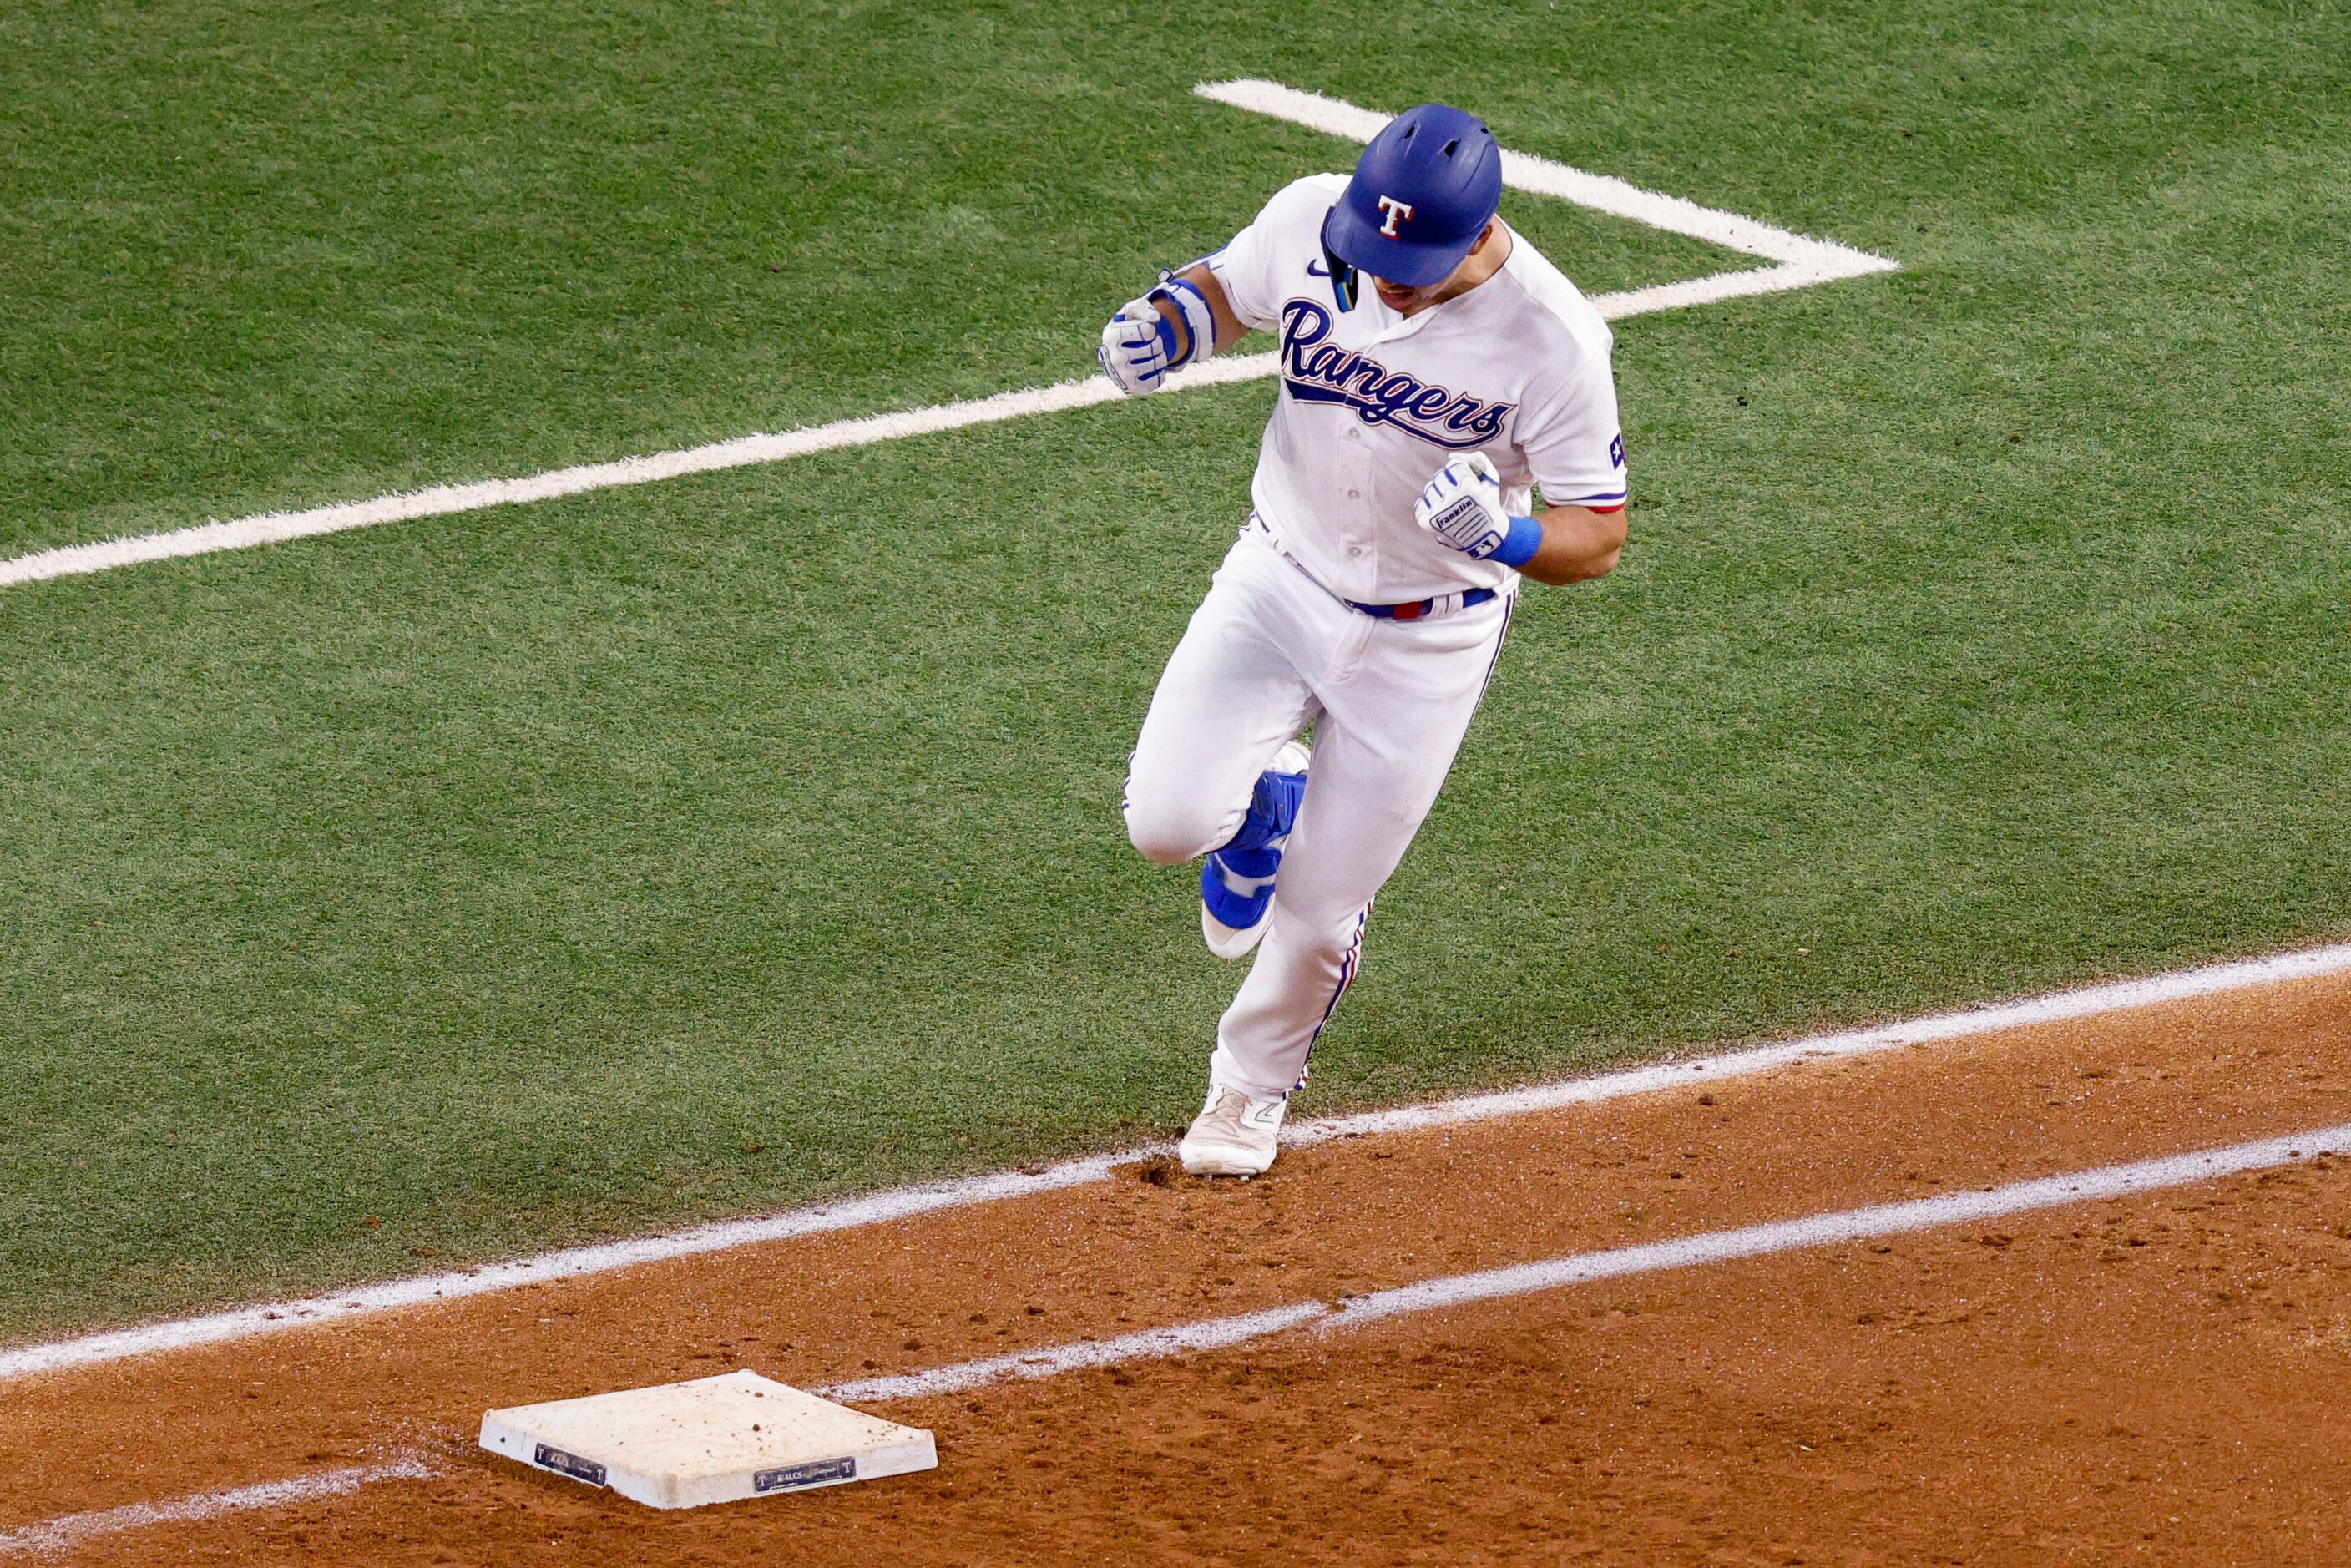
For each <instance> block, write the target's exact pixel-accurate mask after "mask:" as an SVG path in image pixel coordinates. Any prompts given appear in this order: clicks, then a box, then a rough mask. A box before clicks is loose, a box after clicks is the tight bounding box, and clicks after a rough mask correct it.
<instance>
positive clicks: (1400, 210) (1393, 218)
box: [1380, 196, 1412, 239]
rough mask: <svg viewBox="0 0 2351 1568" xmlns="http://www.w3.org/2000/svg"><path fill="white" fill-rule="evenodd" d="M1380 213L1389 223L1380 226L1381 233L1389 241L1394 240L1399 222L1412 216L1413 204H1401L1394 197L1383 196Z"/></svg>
mask: <svg viewBox="0 0 2351 1568" xmlns="http://www.w3.org/2000/svg"><path fill="white" fill-rule="evenodd" d="M1380 212H1381V213H1382V214H1384V216H1385V217H1386V219H1387V222H1385V223H1384V224H1382V225H1380V233H1381V234H1382V235H1385V236H1386V237H1387V238H1389V239H1394V238H1395V237H1396V224H1397V222H1398V221H1399V220H1400V219H1404V218H1408V217H1410V216H1412V204H1411V203H1410V202H1399V201H1397V200H1396V199H1395V197H1394V196H1382V197H1381V198H1380Z"/></svg>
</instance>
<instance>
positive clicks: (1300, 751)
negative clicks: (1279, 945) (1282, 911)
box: [1200, 740, 1312, 958]
mask: <svg viewBox="0 0 2351 1568" xmlns="http://www.w3.org/2000/svg"><path fill="white" fill-rule="evenodd" d="M1311 760H1312V753H1311V752H1310V751H1309V750H1308V749H1307V747H1306V745H1305V743H1304V742H1303V741H1297V740H1293V741H1290V742H1288V743H1287V744H1286V745H1284V746H1283V747H1282V748H1281V749H1280V751H1277V752H1275V753H1274V754H1273V763H1272V766H1270V767H1269V768H1266V770H1265V771H1264V772H1262V773H1260V774H1259V775H1258V779H1257V785H1256V787H1255V789H1254V790H1253V791H1252V792H1251V794H1250V796H1249V815H1247V816H1246V817H1243V818H1242V819H1241V825H1240V829H1239V831H1237V832H1235V833H1234V834H1233V839H1232V841H1231V842H1230V843H1228V844H1227V845H1225V846H1224V847H1223V848H1222V849H1217V850H1211V851H1209V852H1208V857H1207V859H1206V860H1205V861H1203V862H1200V937H1201V940H1203V941H1205V942H1207V945H1208V951H1209V952H1211V953H1214V954H1215V955H1216V956H1217V957H1219V958H1246V957H1248V956H1249V953H1250V952H1251V951H1252V950H1253V949H1254V948H1255V947H1256V946H1257V945H1258V944H1259V942H1260V941H1262V940H1264V938H1265V934H1266V931H1267V929H1268V928H1269V927H1270V926H1271V925H1273V903H1274V888H1273V880H1274V873H1276V872H1278V871H1280V869H1281V851H1282V847H1283V846H1284V845H1286V844H1287V843H1289V842H1290V829H1291V827H1292V826H1294V825H1295V824H1296V823H1297V821H1298V803H1299V802H1300V801H1301V800H1303V799H1305V796H1306V768H1307V765H1308V763H1309V762H1310V761H1311Z"/></svg>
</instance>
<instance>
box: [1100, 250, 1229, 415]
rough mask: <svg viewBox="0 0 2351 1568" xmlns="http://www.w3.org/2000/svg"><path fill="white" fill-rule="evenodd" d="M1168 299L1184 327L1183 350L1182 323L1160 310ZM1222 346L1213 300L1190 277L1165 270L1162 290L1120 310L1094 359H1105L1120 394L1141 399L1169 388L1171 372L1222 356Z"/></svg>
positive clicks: (1104, 331) (1106, 370)
mask: <svg viewBox="0 0 2351 1568" xmlns="http://www.w3.org/2000/svg"><path fill="white" fill-rule="evenodd" d="M1163 299H1164V300H1165V301H1166V302H1167V303H1168V304H1169V305H1171V306H1173V307H1175V314H1176V316H1177V317H1178V318H1180V319H1182V321H1183V323H1184V336H1183V339H1182V340H1181V343H1182V346H1181V347H1180V348H1179V347H1178V346H1177V343H1178V340H1177V338H1176V336H1175V322H1174V321H1171V320H1169V319H1167V317H1166V315H1165V313H1163V312H1162V311H1161V310H1160V308H1159V305H1158V302H1159V301H1161V300H1163ZM1216 344H1217V322H1216V318H1215V316H1214V315H1213V314H1212V313H1211V312H1210V311H1209V309H1208V298H1207V295H1205V294H1202V293H1201V292H1200V291H1199V289H1197V288H1196V287H1193V286H1192V284H1191V283H1190V282H1189V281H1187V280H1186V279H1185V278H1182V277H1177V276H1176V275H1175V274H1174V273H1172V272H1163V273H1161V274H1160V275H1159V287H1156V288H1154V289H1153V290H1152V291H1151V292H1150V293H1148V294H1146V295H1144V297H1143V298H1140V299H1130V300H1128V301H1127V302H1126V303H1125V304H1123V305H1122V306H1120V307H1119V308H1118V314H1117V315H1115V316H1113V317H1112V318H1111V319H1110V325H1108V326H1107V327H1104V328H1103V329H1102V347H1101V348H1099V349H1097V350H1094V357H1095V358H1096V359H1098V360H1100V361H1102V374H1104V375H1106V376H1108V377H1109V378H1110V379H1111V381H1112V382H1113V383H1114V384H1115V385H1116V386H1117V388H1118V390H1119V391H1121V392H1124V393H1125V394H1126V395H1127V396H1129V397H1141V396H1143V395H1144V393H1146V392H1157V391H1158V390H1159V389H1160V388H1161V387H1162V386H1163V385H1165V383H1166V380H1167V372H1168V371H1176V370H1181V369H1183V368H1184V367H1185V366H1186V365H1188V364H1190V363H1192V362H1193V361H1196V360H1205V359H1207V357H1208V356H1209V355H1210V354H1212V353H1214V352H1216Z"/></svg>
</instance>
